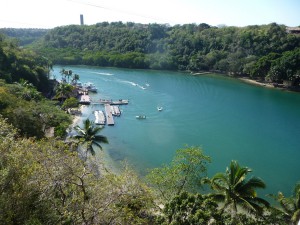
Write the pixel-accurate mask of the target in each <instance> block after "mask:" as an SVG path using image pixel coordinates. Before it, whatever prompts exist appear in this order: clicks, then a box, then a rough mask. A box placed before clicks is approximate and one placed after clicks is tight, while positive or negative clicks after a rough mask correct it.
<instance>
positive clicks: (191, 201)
mask: <svg viewBox="0 0 300 225" xmlns="http://www.w3.org/2000/svg"><path fill="white" fill-rule="evenodd" d="M158 220H159V223H160V224H172V225H189V224H211V223H212V224H222V223H221V215H220V212H219V211H218V204H217V203H216V202H214V201H213V200H211V199H210V198H208V197H207V196H204V195H201V194H190V193H187V192H182V193H181V194H180V195H177V196H175V197H174V198H173V199H172V200H171V201H170V202H168V203H167V204H166V205H165V207H164V209H163V214H162V215H161V216H160V217H159V218H158Z"/></svg>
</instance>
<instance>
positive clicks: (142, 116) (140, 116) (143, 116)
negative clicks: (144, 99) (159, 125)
mask: <svg viewBox="0 0 300 225" xmlns="http://www.w3.org/2000/svg"><path fill="white" fill-rule="evenodd" d="M135 118H137V119H146V116H145V115H139V116H136V117H135Z"/></svg>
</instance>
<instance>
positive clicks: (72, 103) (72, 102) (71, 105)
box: [61, 97, 78, 110]
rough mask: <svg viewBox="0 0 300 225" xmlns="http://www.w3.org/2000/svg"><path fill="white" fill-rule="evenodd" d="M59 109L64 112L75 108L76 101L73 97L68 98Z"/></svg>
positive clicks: (76, 105)
mask: <svg viewBox="0 0 300 225" xmlns="http://www.w3.org/2000/svg"><path fill="white" fill-rule="evenodd" d="M61 107H62V109H64V110H67V109H70V108H76V107H78V99H77V98H74V97H71V98H68V99H66V100H65V101H64V103H63V105H62V106H61Z"/></svg>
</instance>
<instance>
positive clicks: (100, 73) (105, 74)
mask: <svg viewBox="0 0 300 225" xmlns="http://www.w3.org/2000/svg"><path fill="white" fill-rule="evenodd" d="M91 73H94V74H99V75H104V76H113V74H112V73H103V72H91Z"/></svg>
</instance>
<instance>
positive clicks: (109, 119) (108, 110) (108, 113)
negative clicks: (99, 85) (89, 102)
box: [104, 104, 115, 126]
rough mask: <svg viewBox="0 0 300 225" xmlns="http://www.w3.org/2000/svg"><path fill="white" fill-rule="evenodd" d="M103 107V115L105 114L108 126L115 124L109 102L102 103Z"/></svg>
mask: <svg viewBox="0 0 300 225" xmlns="http://www.w3.org/2000/svg"><path fill="white" fill-rule="evenodd" d="M104 109H105V115H106V123H107V125H108V126H113V125H115V121H114V118H113V115H112V112H111V106H110V104H105V105H104Z"/></svg>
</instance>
